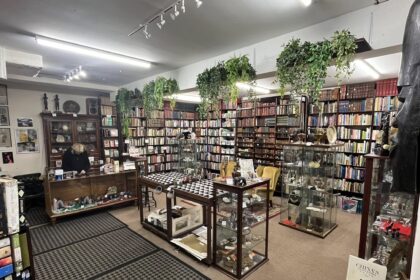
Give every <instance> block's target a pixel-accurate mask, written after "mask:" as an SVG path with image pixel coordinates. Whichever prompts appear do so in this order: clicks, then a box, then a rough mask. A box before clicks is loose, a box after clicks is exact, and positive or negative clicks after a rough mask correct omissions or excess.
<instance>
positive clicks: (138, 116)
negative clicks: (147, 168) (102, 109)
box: [124, 107, 147, 158]
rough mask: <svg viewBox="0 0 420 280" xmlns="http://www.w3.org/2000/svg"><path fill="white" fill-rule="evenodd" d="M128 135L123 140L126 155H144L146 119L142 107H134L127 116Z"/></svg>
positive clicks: (135, 156)
mask: <svg viewBox="0 0 420 280" xmlns="http://www.w3.org/2000/svg"><path fill="white" fill-rule="evenodd" d="M129 120H130V123H129V129H128V137H127V138H126V139H125V140H124V142H125V143H126V144H128V150H127V155H129V156H130V157H132V158H139V157H144V156H146V154H147V152H146V137H147V120H146V116H145V114H144V110H143V108H140V107H134V108H133V109H132V110H131V112H130V117H129Z"/></svg>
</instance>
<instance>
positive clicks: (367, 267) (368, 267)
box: [346, 256, 387, 280]
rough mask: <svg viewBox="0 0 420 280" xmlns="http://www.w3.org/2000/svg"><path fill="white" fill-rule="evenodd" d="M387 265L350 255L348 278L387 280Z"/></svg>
mask: <svg viewBox="0 0 420 280" xmlns="http://www.w3.org/2000/svg"><path fill="white" fill-rule="evenodd" d="M386 273H387V269H386V266H383V265H379V264H376V263H373V262H370V261H367V260H364V259H361V258H358V257H355V256H350V257H349V265H348V268H347V278H346V279H347V280H386Z"/></svg>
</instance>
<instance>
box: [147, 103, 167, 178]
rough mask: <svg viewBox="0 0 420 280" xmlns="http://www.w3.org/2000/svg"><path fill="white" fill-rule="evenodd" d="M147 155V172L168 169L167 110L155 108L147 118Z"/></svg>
mask: <svg viewBox="0 0 420 280" xmlns="http://www.w3.org/2000/svg"><path fill="white" fill-rule="evenodd" d="M145 145H146V156H147V173H148V174H151V173H154V172H162V171H166V167H165V162H166V154H167V153H168V152H169V151H168V149H169V146H167V145H166V141H165V112H164V111H163V110H155V111H152V112H151V113H150V116H149V118H147V134H146V139H145Z"/></svg>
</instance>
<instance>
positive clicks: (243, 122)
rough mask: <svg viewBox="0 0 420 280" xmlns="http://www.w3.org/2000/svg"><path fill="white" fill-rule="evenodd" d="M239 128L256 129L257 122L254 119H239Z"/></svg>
mask: <svg viewBox="0 0 420 280" xmlns="http://www.w3.org/2000/svg"><path fill="white" fill-rule="evenodd" d="M238 126H240V127H254V126H255V122H254V118H246V119H239V120H238Z"/></svg>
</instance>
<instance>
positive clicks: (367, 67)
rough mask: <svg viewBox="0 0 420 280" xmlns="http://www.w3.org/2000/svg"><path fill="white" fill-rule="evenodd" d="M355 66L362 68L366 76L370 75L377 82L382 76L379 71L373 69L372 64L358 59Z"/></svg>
mask: <svg viewBox="0 0 420 280" xmlns="http://www.w3.org/2000/svg"><path fill="white" fill-rule="evenodd" d="M354 64H355V65H356V67H357V68H360V69H361V70H362V71H363V72H365V73H366V74H368V75H369V76H371V77H372V78H373V79H375V80H377V79H379V78H380V76H381V75H380V74H379V73H378V71H376V69H375V68H373V67H372V66H371V65H370V64H368V63H367V62H366V61H364V60H361V59H356V60H355V61H354Z"/></svg>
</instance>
